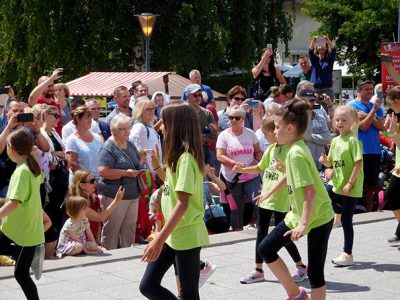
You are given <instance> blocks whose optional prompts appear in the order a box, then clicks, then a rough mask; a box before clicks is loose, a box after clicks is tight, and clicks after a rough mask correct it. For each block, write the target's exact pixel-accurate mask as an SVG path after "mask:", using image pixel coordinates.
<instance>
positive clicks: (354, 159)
mask: <svg viewBox="0 0 400 300" xmlns="http://www.w3.org/2000/svg"><path fill="white" fill-rule="evenodd" d="M357 123H358V115H357V112H356V111H355V109H354V108H352V107H350V106H345V105H342V106H338V107H337V108H336V110H335V115H334V125H335V127H336V130H337V131H339V135H338V136H337V137H335V138H334V139H333V140H332V142H331V147H330V150H329V154H328V156H326V155H322V156H321V158H320V162H321V163H323V164H324V165H325V166H326V167H333V177H332V180H331V181H330V182H329V184H328V186H327V190H328V192H329V196H330V197H331V200H332V205H333V209H334V211H335V213H336V214H337V216H339V217H340V219H341V221H342V228H343V234H344V247H343V253H342V254H341V255H340V256H339V257H337V258H335V259H333V260H332V263H334V264H336V265H339V266H351V265H353V264H354V262H353V254H352V250H353V240H354V230H353V215H354V211H355V209H356V204H357V200H358V198H360V197H362V193H363V182H364V172H363V164H362V162H363V151H362V145H361V143H360V141H359V140H358V138H357V136H356V135H354V134H353V132H352V130H353V129H355V130H357V128H356V127H357V126H356V125H357ZM336 218H338V217H336V216H335V219H336Z"/></svg>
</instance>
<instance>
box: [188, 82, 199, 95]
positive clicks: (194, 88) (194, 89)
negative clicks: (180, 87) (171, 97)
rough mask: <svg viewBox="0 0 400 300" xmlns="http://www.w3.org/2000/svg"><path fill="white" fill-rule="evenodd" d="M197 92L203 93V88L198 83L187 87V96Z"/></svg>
mask: <svg viewBox="0 0 400 300" xmlns="http://www.w3.org/2000/svg"><path fill="white" fill-rule="evenodd" d="M197 91H201V86H200V85H198V84H196V83H192V84H189V85H188V86H186V87H185V94H194V93H196V92H197Z"/></svg>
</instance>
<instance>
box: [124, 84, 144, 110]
mask: <svg viewBox="0 0 400 300" xmlns="http://www.w3.org/2000/svg"><path fill="white" fill-rule="evenodd" d="M133 96H134V100H135V101H134V102H131V101H130V102H129V107H130V108H132V110H133V109H134V107H135V105H136V103H137V102H138V101H139V99H140V98H142V97H145V98H146V99H149V88H148V86H147V84H145V83H143V82H141V83H139V84H138V85H137V86H136V88H135V90H134V93H133Z"/></svg>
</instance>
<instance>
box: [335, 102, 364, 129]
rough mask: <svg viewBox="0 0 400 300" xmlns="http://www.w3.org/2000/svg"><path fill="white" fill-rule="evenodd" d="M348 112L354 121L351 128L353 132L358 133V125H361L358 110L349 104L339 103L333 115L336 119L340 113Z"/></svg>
mask: <svg viewBox="0 0 400 300" xmlns="http://www.w3.org/2000/svg"><path fill="white" fill-rule="evenodd" d="M340 113H342V114H346V115H347V116H348V117H350V119H351V120H352V121H353V123H352V124H351V126H350V130H351V132H352V133H353V134H355V135H357V134H358V126H359V119H358V114H357V111H356V110H355V109H354V108H353V107H351V106H347V105H339V106H337V107H336V109H335V113H334V115H333V119H336V117H337V115H338V114H340Z"/></svg>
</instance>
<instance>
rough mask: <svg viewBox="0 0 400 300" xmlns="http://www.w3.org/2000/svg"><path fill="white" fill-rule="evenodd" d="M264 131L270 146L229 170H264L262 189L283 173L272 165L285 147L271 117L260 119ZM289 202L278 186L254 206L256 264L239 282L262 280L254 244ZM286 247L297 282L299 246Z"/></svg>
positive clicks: (303, 271) (302, 273)
mask: <svg viewBox="0 0 400 300" xmlns="http://www.w3.org/2000/svg"><path fill="white" fill-rule="evenodd" d="M263 124H264V127H263V131H264V135H265V138H266V140H267V141H268V143H270V146H269V147H268V148H267V150H266V151H265V152H264V155H263V157H262V159H261V161H260V162H259V163H258V164H257V165H255V166H251V167H247V168H242V167H240V166H239V165H236V166H234V167H233V171H235V172H238V173H253V174H259V173H260V172H264V175H263V179H262V181H263V189H262V192H263V193H266V192H267V191H268V190H270V189H271V187H273V186H274V185H275V184H276V183H277V182H278V180H279V179H280V178H281V177H282V176H283V175H284V174H283V173H282V172H280V171H279V170H278V169H277V168H276V164H277V162H280V161H284V160H285V157H286V153H287V151H288V147H287V145H279V144H278V143H277V142H276V137H275V134H274V130H275V125H274V117H273V116H269V117H265V118H264V121H263ZM289 209H290V205H289V200H288V192H287V189H281V190H280V191H279V192H277V193H276V194H274V195H272V196H271V197H269V198H268V199H266V200H265V201H263V202H261V203H260V205H259V206H258V209H257V212H258V216H257V239H256V251H255V252H256V257H255V260H256V266H255V270H253V271H251V272H250V273H249V274H248V275H247V276H245V277H243V278H242V279H241V280H240V283H243V284H247V283H254V282H259V281H264V271H263V269H262V264H263V259H262V257H261V255H260V253H259V252H258V245H259V244H260V243H261V241H262V240H263V239H264V238H265V237H266V236H267V235H268V229H269V226H270V222H271V217H272V215H274V220H275V226H277V225H278V224H279V223H280V222H282V221H283V219H284V218H285V215H286V213H287V212H288V211H289ZM285 248H286V250H287V251H288V252H289V254H290V256H291V257H292V259H293V261H294V263H295V264H296V273H295V274H293V279H294V281H295V282H301V281H303V280H305V279H306V278H307V268H306V266H305V264H304V263H303V261H302V260H301V256H300V253H299V250H298V249H297V247H296V245H295V244H294V243H293V242H290V243H288V244H286V245H285Z"/></svg>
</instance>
